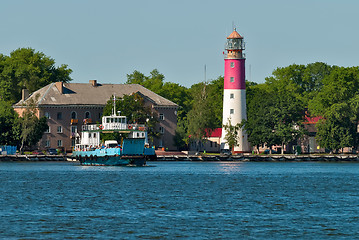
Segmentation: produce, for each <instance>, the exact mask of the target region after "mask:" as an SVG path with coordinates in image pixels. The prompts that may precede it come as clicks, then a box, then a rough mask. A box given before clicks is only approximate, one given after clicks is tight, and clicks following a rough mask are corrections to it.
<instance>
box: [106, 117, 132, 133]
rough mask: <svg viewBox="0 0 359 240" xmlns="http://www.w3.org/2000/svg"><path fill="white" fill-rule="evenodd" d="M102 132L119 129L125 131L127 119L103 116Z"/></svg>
mask: <svg viewBox="0 0 359 240" xmlns="http://www.w3.org/2000/svg"><path fill="white" fill-rule="evenodd" d="M102 127H103V129H102V130H110V129H119V130H126V129H127V118H126V116H116V115H112V116H104V117H102Z"/></svg>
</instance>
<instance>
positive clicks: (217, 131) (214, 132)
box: [205, 128, 222, 138]
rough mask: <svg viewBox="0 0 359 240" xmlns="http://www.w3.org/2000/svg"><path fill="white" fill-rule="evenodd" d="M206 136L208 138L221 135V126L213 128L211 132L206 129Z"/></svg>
mask: <svg viewBox="0 0 359 240" xmlns="http://www.w3.org/2000/svg"><path fill="white" fill-rule="evenodd" d="M205 131H206V137H210V138H220V137H222V128H215V129H213V130H212V131H211V132H210V131H209V129H206V130H205Z"/></svg>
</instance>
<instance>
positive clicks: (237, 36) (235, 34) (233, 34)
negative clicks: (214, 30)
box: [227, 29, 243, 39]
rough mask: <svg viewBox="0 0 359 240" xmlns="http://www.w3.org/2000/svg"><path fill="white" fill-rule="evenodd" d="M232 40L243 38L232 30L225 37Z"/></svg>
mask: <svg viewBox="0 0 359 240" xmlns="http://www.w3.org/2000/svg"><path fill="white" fill-rule="evenodd" d="M233 38H243V37H242V36H241V35H239V33H238V32H237V31H236V29H234V31H233V32H232V33H231V34H230V35H229V36H228V37H227V39H233Z"/></svg>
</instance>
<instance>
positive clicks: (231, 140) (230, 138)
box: [223, 119, 242, 151]
mask: <svg viewBox="0 0 359 240" xmlns="http://www.w3.org/2000/svg"><path fill="white" fill-rule="evenodd" d="M223 128H224V130H225V131H226V136H225V138H224V139H225V140H226V142H227V144H228V146H229V149H231V151H233V148H234V146H238V143H239V140H240V136H239V135H238V134H239V131H240V130H241V128H242V123H237V124H236V125H232V123H231V119H228V124H226V125H223Z"/></svg>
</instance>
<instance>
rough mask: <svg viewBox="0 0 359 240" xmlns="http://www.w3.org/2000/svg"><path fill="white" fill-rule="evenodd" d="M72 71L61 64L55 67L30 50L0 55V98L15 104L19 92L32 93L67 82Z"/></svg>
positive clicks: (43, 55)
mask: <svg viewBox="0 0 359 240" xmlns="http://www.w3.org/2000/svg"><path fill="white" fill-rule="evenodd" d="M71 72H72V70H71V69H69V68H68V67H67V65H64V64H62V65H61V66H60V67H55V60H54V59H52V58H50V57H48V56H45V54H44V53H41V52H35V50H34V49H31V48H19V49H17V50H15V51H13V52H11V53H10V56H4V55H0V98H2V99H4V100H7V101H11V102H12V103H14V102H17V101H19V100H20V99H21V90H22V89H24V88H26V89H28V90H29V91H30V92H34V91H36V90H38V89H39V88H41V87H44V86H46V85H47V84H49V83H52V82H57V81H61V82H69V81H71V78H70V74H71Z"/></svg>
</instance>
